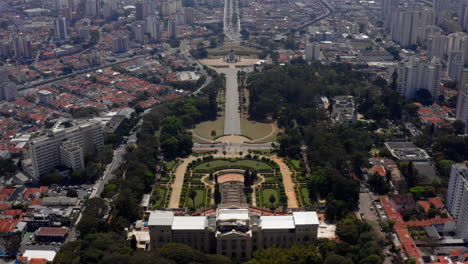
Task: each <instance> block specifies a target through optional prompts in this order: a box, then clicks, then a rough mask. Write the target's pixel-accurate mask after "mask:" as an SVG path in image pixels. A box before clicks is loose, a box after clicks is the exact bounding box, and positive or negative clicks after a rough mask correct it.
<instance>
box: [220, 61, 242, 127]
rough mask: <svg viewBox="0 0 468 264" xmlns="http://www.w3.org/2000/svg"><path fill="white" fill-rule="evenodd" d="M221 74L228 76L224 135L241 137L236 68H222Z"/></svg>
mask: <svg viewBox="0 0 468 264" xmlns="http://www.w3.org/2000/svg"><path fill="white" fill-rule="evenodd" d="M217 71H218V72H219V73H224V74H225V75H226V102H225V116H224V134H225V135H240V134H241V123H240V113H239V88H238V85H237V72H238V69H236V68H220V69H217Z"/></svg>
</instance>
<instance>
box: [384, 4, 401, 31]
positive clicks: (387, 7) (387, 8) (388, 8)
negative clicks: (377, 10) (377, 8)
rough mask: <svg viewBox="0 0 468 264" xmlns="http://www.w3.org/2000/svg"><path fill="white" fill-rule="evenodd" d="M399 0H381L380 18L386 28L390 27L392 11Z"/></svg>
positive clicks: (396, 6)
mask: <svg viewBox="0 0 468 264" xmlns="http://www.w3.org/2000/svg"><path fill="white" fill-rule="evenodd" d="M399 2H400V1H399V0H382V8H381V18H382V21H383V22H384V26H385V28H386V29H390V26H391V21H392V12H393V11H395V10H396V9H397V8H398V4H399Z"/></svg>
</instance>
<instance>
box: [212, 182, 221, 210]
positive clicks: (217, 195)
mask: <svg viewBox="0 0 468 264" xmlns="http://www.w3.org/2000/svg"><path fill="white" fill-rule="evenodd" d="M216 178H217V177H216ZM214 200H215V204H219V203H221V192H220V191H219V185H218V184H216V185H215V189H214Z"/></svg>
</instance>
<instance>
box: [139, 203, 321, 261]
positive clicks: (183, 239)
mask: <svg viewBox="0 0 468 264" xmlns="http://www.w3.org/2000/svg"><path fill="white" fill-rule="evenodd" d="M148 225H149V229H150V238H151V239H150V246H151V248H152V249H156V248H159V247H161V246H163V245H165V244H167V243H183V244H187V245H189V246H191V247H193V248H195V249H198V250H201V251H203V252H205V253H216V254H220V255H224V256H227V257H229V258H232V259H237V260H248V259H250V258H251V255H252V252H253V251H255V250H257V249H264V248H270V247H287V246H290V245H292V244H296V243H308V242H312V241H314V240H315V239H317V232H318V226H319V219H318V217H317V213H316V212H294V213H293V214H292V215H283V216H261V215H259V214H258V213H256V212H253V211H249V209H248V208H218V209H217V210H216V213H215V214H210V215H208V216H175V215H174V213H173V212H169V211H154V212H152V213H151V215H150V217H149V221H148Z"/></svg>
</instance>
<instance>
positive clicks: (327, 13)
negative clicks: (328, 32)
mask: <svg viewBox="0 0 468 264" xmlns="http://www.w3.org/2000/svg"><path fill="white" fill-rule="evenodd" d="M321 1H322V3H323V4H324V5H325V6H326V8H327V12H326V13H325V14H323V15H321V16H319V17H317V18H315V19H312V20H311V21H309V22H306V23H304V24H303V25H302V26H300V27H298V28H297V29H296V30H298V31H299V30H301V29H304V28H306V27H308V26H310V25H312V24H314V23H317V22H319V21H321V20H324V19H325V18H327V17H329V16H330V15H331V14H332V13H333V12H335V8H333V6H332V5H331V4H330V3H329V2H328V1H327V0H321Z"/></svg>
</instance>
